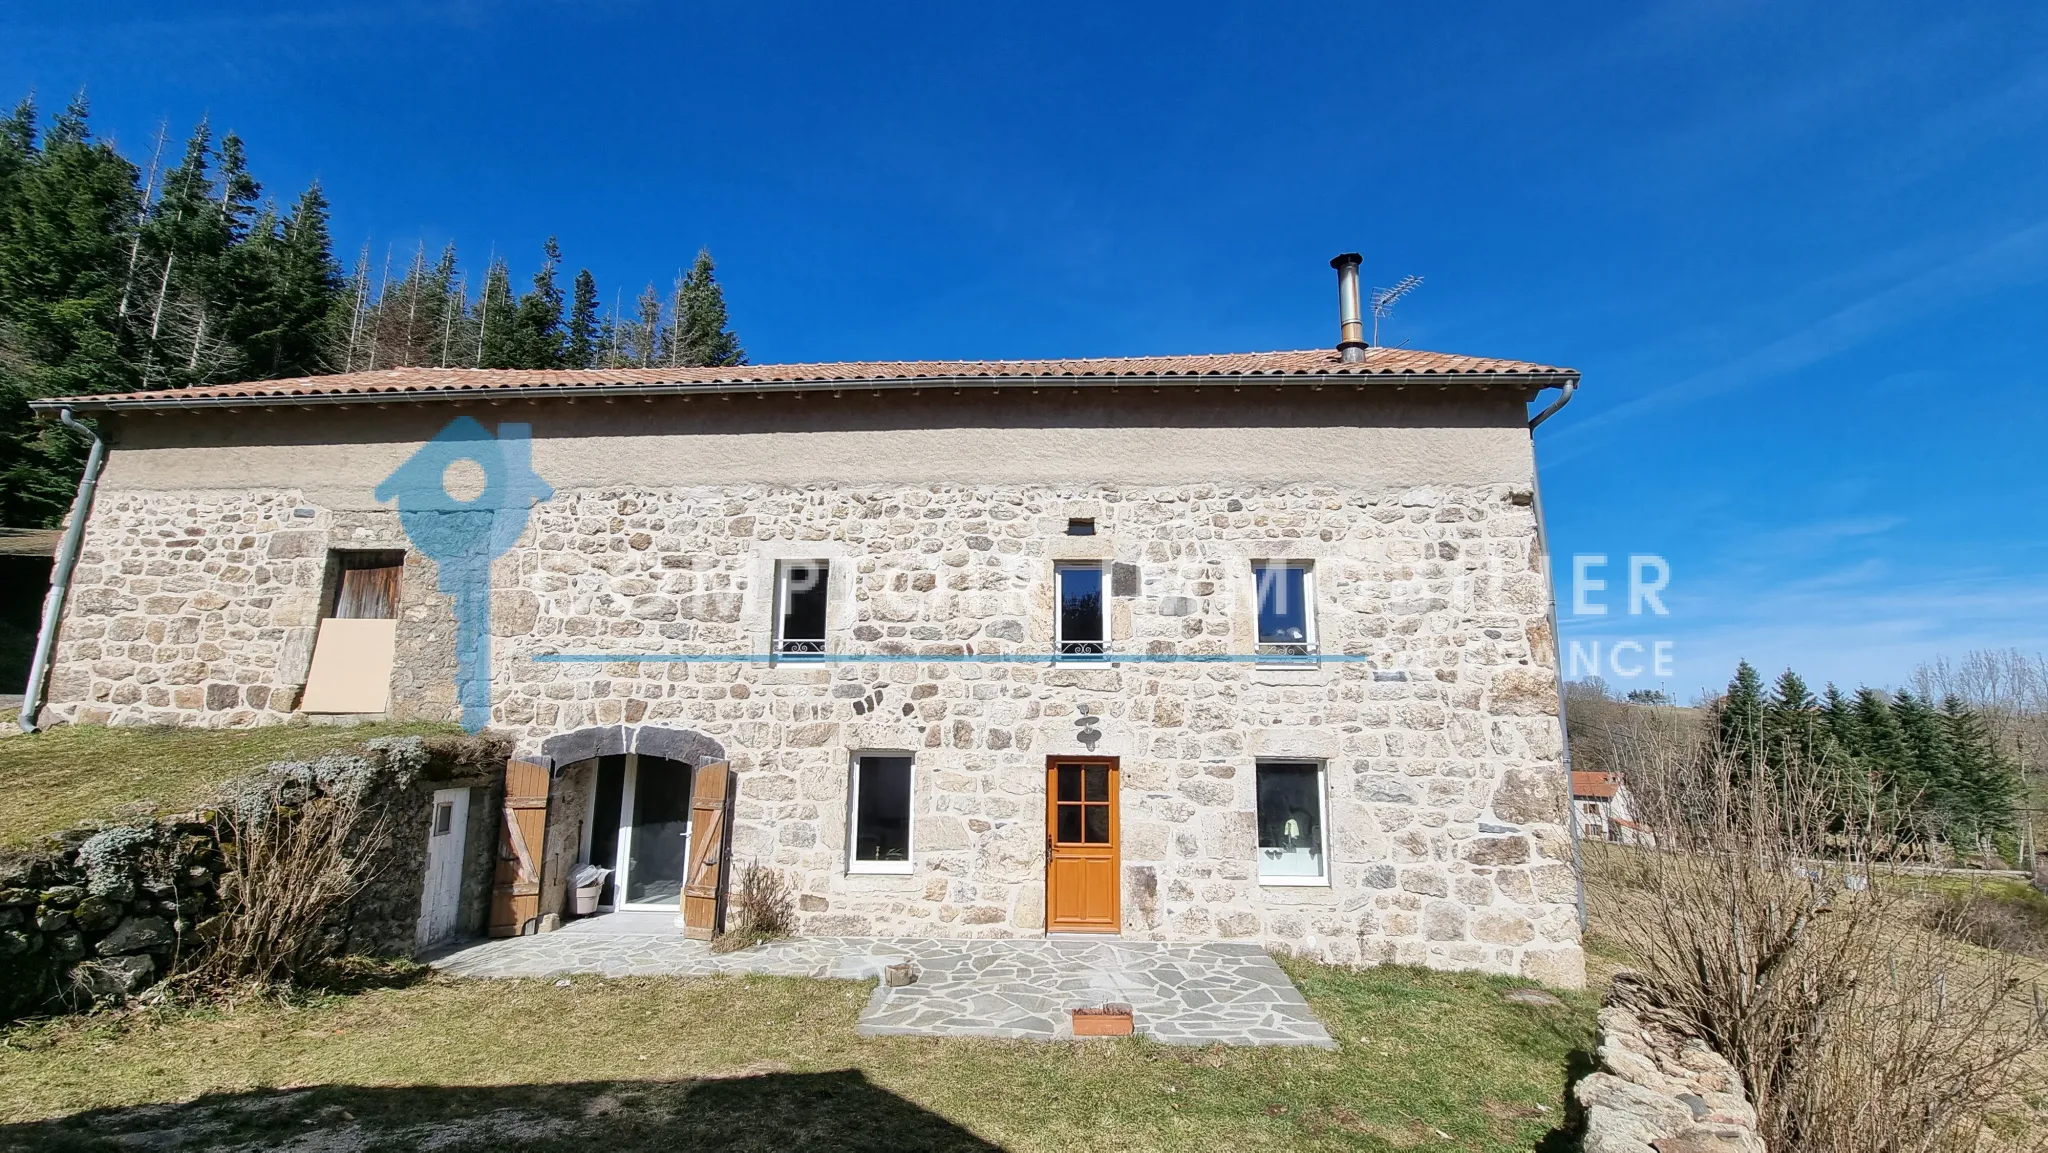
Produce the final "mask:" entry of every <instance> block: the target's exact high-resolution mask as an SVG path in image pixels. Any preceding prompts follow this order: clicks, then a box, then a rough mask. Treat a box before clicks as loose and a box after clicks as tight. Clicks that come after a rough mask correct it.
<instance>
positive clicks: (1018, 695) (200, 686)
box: [53, 484, 1583, 984]
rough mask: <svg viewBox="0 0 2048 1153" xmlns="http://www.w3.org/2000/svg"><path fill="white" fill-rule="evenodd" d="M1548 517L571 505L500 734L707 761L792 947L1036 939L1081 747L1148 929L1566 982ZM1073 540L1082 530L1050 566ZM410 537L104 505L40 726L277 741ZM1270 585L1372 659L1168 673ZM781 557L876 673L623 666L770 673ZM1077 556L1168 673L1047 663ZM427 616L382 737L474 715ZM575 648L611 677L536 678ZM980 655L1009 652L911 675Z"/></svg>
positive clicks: (960, 500)
mask: <svg viewBox="0 0 2048 1153" xmlns="http://www.w3.org/2000/svg"><path fill="white" fill-rule="evenodd" d="M1529 502H1530V493H1529V492H1528V490H1527V489H1526V488H1517V487H1515V486H1512V485H1507V484H1500V485H1492V486H1471V487H1458V488H1428V487H1423V488H1414V489H1409V490H1405V491H1399V492H1374V493H1360V492H1356V491H1351V490H1346V489H1342V488H1339V487H1336V486H1299V487H1273V488H1264V489H1259V490H1257V491H1251V490H1247V489H1243V488H1230V489H1224V488H1220V487H1216V486H1201V485H1192V486H1183V487H1172V488H1130V489H1117V488H1101V487H1095V488H1074V489H1057V488H1006V489H994V488H983V487H974V486H967V485H938V486H930V487H923V488H918V487H911V488H905V487H901V486H875V487H865V488H826V487H820V488H803V489H790V488H773V487H765V486H730V487H721V488H678V489H673V490H645V489H634V490H597V489H584V490H576V491H562V492H558V493H557V496H556V499H554V500H552V501H550V502H548V503H547V504H545V505H542V506H540V507H539V508H537V509H536V510H535V512H534V515H533V517H532V519H531V521H530V522H529V526H528V529H527V532H526V535H525V536H524V537H523V538H522V540H521V541H520V542H519V544H518V545H517V546H516V547H515V548H514V550H513V551H512V552H511V553H509V554H507V555H506V556H505V557H503V558H501V560H500V561H499V562H498V564H497V566H496V569H495V571H494V575H493V586H494V593H493V619H492V631H493V633H494V653H493V668H494V695H493V701H494V706H493V717H494V727H495V728H498V729H501V730H503V731H504V732H506V733H507V734H509V735H511V736H512V737H514V738H515V739H516V740H517V741H518V742H519V747H520V748H521V750H522V751H527V752H532V751H535V750H537V749H538V746H539V742H540V741H541V740H543V739H545V738H546V737H548V736H552V735H556V734H560V733H565V732H570V731H574V730H577V729H581V728H585V727H590V726H596V725H612V724H629V725H661V726H667V727H675V728H686V729H691V730H695V731H698V732H702V733H704V734H706V735H708V736H710V737H712V738H713V739H715V740H717V741H719V742H720V743H721V744H722V745H723V746H724V747H725V748H726V750H727V751H728V755H729V757H730V759H731V761H732V764H733V766H734V768H735V769H736V770H737V772H738V773H739V786H738V788H739V799H738V808H737V815H736V830H735V840H734V848H735V851H736V854H737V856H738V857H739V859H740V860H742V861H747V860H760V861H764V862H767V863H770V864H773V865H775V866H777V867H778V868H781V869H782V870H784V872H785V874H786V875H788V876H789V877H790V879H791V881H792V882H793V884H794V886H795V888H796V890H797V893H798V905H799V914H800V917H801V921H802V928H803V929H804V930H805V931H808V932H813V933H876V934H905V935H918V934H938V935H950V936H999V935H1009V934H1019V933H1033V932H1037V931H1039V930H1040V929H1041V928H1042V925H1043V919H1044V885H1043V879H1044V832H1045V829H1044V824H1045V818H1044V788H1045V783H1044V771H1045V758H1046V756H1047V755H1049V754H1084V753H1094V754H1098V755H1100V754H1108V755H1114V756H1117V757H1119V758H1120V759H1121V765H1122V773H1123V777H1122V788H1123V792H1122V829H1121V833H1122V854H1121V856H1122V862H1123V868H1124V877H1123V917H1124V926H1123V929H1124V932H1125V934H1126V935H1127V936H1135V937H1141V938H1156V939H1211V938H1218V937H1221V938H1228V939H1241V940H1252V941H1265V942H1268V943H1270V944H1273V945H1276V946H1279V947H1285V948H1289V949H1295V950H1299V951H1302V952H1306V953H1309V954H1313V955H1317V956H1322V957H1326V958H1328V959H1331V960H1338V961H1351V962H1366V963H1371V962H1377V961H1398V962H1405V963H1420V964H1431V965H1438V966H1446V967H1457V968H1480V969H1487V970H1493V971H1502V972H1517V973H1522V974H1525V975H1529V976H1533V977H1537V978H1539V979H1542V980H1546V981H1551V982H1555V983H1560V984H1576V983H1578V982H1579V980H1580V979H1582V974H1583V964H1582V960H1581V955H1580V952H1579V947H1578V940H1577V927H1576V918H1575V916H1574V910H1573V903H1572V902H1573V897H1574V879H1573V874H1572V869H1571V865H1570V845H1569V839H1568V835H1567V833H1566V831H1565V829H1564V826H1563V821H1564V819H1565V812H1564V807H1563V806H1564V798H1563V790H1562V788H1561V776H1562V771H1561V767H1560V763H1559V734H1558V725H1557V718H1556V680H1555V670H1554V669H1553V668H1552V667H1551V658H1552V653H1553V648H1552V641H1551V638H1550V635H1549V632H1548V630H1547V625H1546V614H1545V607H1546V604H1547V600H1546V597H1547V590H1546V587H1545V582H1544V578H1543V576H1542V574H1541V573H1540V572H1539V571H1538V569H1537V562H1536V557H1535V531H1534V521H1533V513H1532V509H1531V508H1530V507H1529ZM297 508H309V509H310V511H311V512H312V515H311V516H302V515H298V514H297V512H296V509H297ZM1077 517H1087V518H1093V519H1094V520H1095V521H1096V523H1097V533H1096V535H1094V536H1068V535H1066V527H1067V523H1068V521H1069V520H1070V519H1072V518H1077ZM202 530H203V531H202ZM400 541H401V538H400V537H399V534H398V526H397V520H396V516H395V514H392V513H389V512H384V511H380V510H370V511H350V512H342V511H333V510H327V509H312V508H310V506H306V505H303V504H302V503H301V502H300V501H299V498H298V497H297V496H296V495H294V494H290V493H285V494H255V493H249V494H240V495H230V494H213V495H207V496H204V497H201V496H192V495H171V494H166V495H157V496H142V495H136V494H122V495H119V496H116V497H112V498H111V499H109V500H108V501H107V502H105V503H104V504H103V505H102V508H101V510H100V511H99V513H98V514H97V515H96V516H95V518H94V521H93V525H92V527H91V530H90V531H89V532H88V534H87V551H86V556H85V561H84V563H82V564H81V567H80V583H79V588H80V596H79V598H78V600H77V601H76V603H75V607H74V609H73V611H72V613H71V618H70V620H71V623H70V625H69V626H67V631H66V634H65V637H64V644H63V646H62V648H61V651H60V654H59V661H60V664H59V668H58V676H57V680H56V682H55V684H56V689H55V691H54V692H53V699H54V701H55V702H56V703H55V705H54V710H55V711H56V712H57V713H59V714H60V715H61V716H63V717H66V718H68V719H76V720H85V721H113V722H116V723H122V722H140V721H166V722H171V723H199V724H234V725H241V724H255V723H264V722H266V721H271V720H276V719H281V718H282V717H284V716H285V715H287V714H286V711H285V710H288V709H289V707H290V706H289V704H287V703H283V702H282V698H281V695H280V694H279V693H278V692H277V691H276V690H277V687H278V685H279V683H280V681H288V680H289V676H290V674H291V672H292V671H293V661H294V659H295V658H294V651H293V647H292V646H293V645H294V643H298V642H294V641H293V640H292V635H293V630H309V629H310V627H311V626H312V624H313V623H314V622H315V621H316V619H317V616H318V611H319V602H320V596H321V583H322V581H323V580H324V579H325V576H324V569H323V561H322V559H321V554H322V553H323V552H324V550H325V549H327V548H334V547H355V548H372V547H391V546H393V545H395V544H397V543H399V542H400ZM1259 559H1272V560H1302V561H1308V562H1310V563H1311V564H1312V565H1313V566H1314V572H1315V582H1316V599H1317V606H1316V608H1317V627H1318V631H1319V633H1320V637H1319V639H1320V643H1321V648H1322V650H1323V651H1324V652H1328V653H1342V654H1348V655H1350V656H1351V657H1354V658H1358V659H1355V660H1350V661H1346V662H1327V663H1324V664H1322V665H1321V666H1319V667H1316V668H1312V669H1270V670H1269V669H1260V668H1254V667H1252V666H1250V665H1249V664H1247V663H1241V662H1240V663H1211V664H1204V663H1193V662H1185V661H1176V660H1171V659H1168V658H1176V657H1186V656H1199V655H1208V656H1219V655H1223V654H1247V653H1250V652H1251V651H1252V650H1253V643H1254V640H1255V636H1254V629H1255V620H1256V611H1255V603H1256V602H1255V595H1256V594H1255V589H1254V587H1253V581H1252V575H1251V568H1250V565H1251V562H1252V561H1254V560H1259ZM784 560H826V561H829V562H830V563H831V584H830V586H829V587H830V599H831V610H830V617H829V621H828V631H829V640H828V647H829V649H830V650H831V652H833V653H834V654H836V655H840V656H850V655H855V654H864V655H868V656H872V657H877V658H889V659H887V660H881V659H877V660H859V661H856V660H847V661H841V662H834V663H828V664H825V665H820V666H808V667H807V666H793V665H787V664H784V665H774V666H770V665H767V664H765V663H762V662H753V661H735V662H720V663H659V662H652V661H636V660H632V659H630V657H631V656H633V655H637V654H650V653H663V654H676V653H689V654H696V655H725V656H731V657H742V656H745V655H748V654H759V653H763V652H765V651H766V649H767V646H768V638H769V636H770V633H771V629H772V622H771V620H770V617H771V607H772V606H771V602H772V599H773V581H774V571H775V566H776V564H777V563H778V561H784ZM1062 560H1090V561H1101V562H1103V563H1105V564H1111V565H1114V566H1116V573H1117V575H1116V579H1115V580H1113V581H1112V582H1111V584H1112V586H1113V591H1114V592H1115V593H1116V594H1117V595H1115V596H1113V597H1112V604H1111V611H1110V624H1111V633H1112V648H1113V652H1114V654H1115V655H1118V656H1125V657H1130V656H1142V657H1145V658H1148V659H1146V660H1142V661H1139V660H1128V659H1126V660H1115V659H1112V660H1111V661H1108V662H1106V663H1105V664H1103V665H1099V666H1093V667H1083V666H1072V665H1058V664H1053V663H1051V662H1050V661H1049V660H1044V661H1040V660H1035V659H1026V658H1027V655H1033V654H1035V655H1042V654H1046V653H1049V652H1050V650H1051V649H1052V646H1053V599H1054V567H1055V565H1056V564H1057V563H1058V562H1060V561H1062ZM138 581H140V582H141V583H139V584H138V583H137V582H138ZM404 599H405V606H404V609H403V619H402V622H401V627H400V630H399V635H400V638H401V640H400V645H401V652H400V666H401V667H400V672H399V675H398V677H397V678H396V682H395V684H394V703H393V710H394V712H396V713H398V714H399V715H411V716H429V717H434V718H437V719H443V718H449V717H452V716H453V715H454V714H455V708H454V696H453V686H452V683H451V682H450V679H449V673H450V672H451V671H452V670H451V669H450V666H451V665H452V654H451V653H450V652H449V651H448V648H449V646H448V644H447V637H448V636H449V631H450V628H451V621H450V618H449V613H448V607H447V601H446V598H444V597H442V596H441V595H440V593H439V591H438V590H437V589H436V588H435V587H434V583H433V570H432V566H431V564H430V563H428V562H425V561H424V560H420V559H418V558H413V559H409V561H408V565H407V575H406V582H405V590H404ZM562 653H573V654H593V653H595V654H607V653H616V654H618V655H619V657H620V659H619V660H616V661H603V662H595V663H592V662H581V663H546V662H541V661H536V660H535V659H534V658H535V657H537V656H542V655H548V654H562ZM970 655H972V656H991V655H992V656H996V657H1006V658H1014V659H1012V660H1008V661H1002V662H984V661H967V660H960V659H953V660H944V659H929V660H919V659H916V658H920V657H924V658H965V657H968V656H970ZM299 675H301V676H302V675H303V673H300V674H299ZM266 690H267V691H266ZM863 751H874V752H884V751H893V752H909V753H912V754H914V756H915V757H916V765H917V772H916V785H915V799H914V816H913V822H914V825H913V854H914V856H915V865H916V868H915V872H913V873H912V874H910V875H908V876H868V875H853V876H849V875H848V874H847V872H846V855H847V854H846V843H847V812H846V803H847V786H848V778H849V771H850V761H851V757H852V756H853V755H854V754H856V753H859V752H863ZM1262 758H1286V759H1312V760H1316V761H1319V762H1321V763H1322V764H1323V765H1324V767H1325V772H1326V822H1325V823H1326V827H1327V829H1328V850H1329V853H1328V857H1329V860H1330V861H1331V866H1330V868H1329V877H1328V880H1329V884H1328V885H1326V886H1293V887H1278V886H1272V885H1262V884H1260V883H1259V880H1258V877H1257V874H1256V864H1255V854H1254V849H1255V843H1256V826H1255V810H1256V792H1255V789H1256V784H1255V765H1256V763H1257V761H1258V760H1260V759H1262Z"/></svg>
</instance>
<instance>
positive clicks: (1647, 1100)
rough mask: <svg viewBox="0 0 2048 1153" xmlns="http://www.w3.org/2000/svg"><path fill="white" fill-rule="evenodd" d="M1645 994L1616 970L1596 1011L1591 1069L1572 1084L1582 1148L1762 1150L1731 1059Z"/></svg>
mask: <svg viewBox="0 0 2048 1153" xmlns="http://www.w3.org/2000/svg"><path fill="white" fill-rule="evenodd" d="M1650 1000H1651V994H1650V992H1649V989H1648V986H1647V985H1645V984H1643V983H1642V982H1641V981H1639V980H1637V979H1634V977H1633V975H1632V974H1626V973H1624V974H1621V975H1619V976H1617V977H1616V979H1615V983H1614V989H1613V991H1612V992H1611V993H1610V994H1609V996H1608V999H1607V1003H1606V1005H1605V1006H1604V1007H1602V1008H1601V1010H1600V1032H1599V1046H1600V1050H1599V1063H1600V1068H1599V1071H1597V1072H1594V1073H1591V1074H1588V1075H1587V1076H1586V1077H1585V1078H1584V1079H1582V1080H1581V1081H1579V1083H1578V1084H1577V1085H1576V1086H1575V1087H1574V1088H1573V1094H1574V1096H1575V1097H1576V1098H1577V1100H1578V1104H1579V1107H1580V1109H1581V1110H1582V1111H1583V1114H1584V1126H1585V1131H1584V1136H1583V1139H1582V1141H1581V1145H1582V1147H1583V1148H1584V1150H1585V1153H1766V1149H1767V1146H1766V1145H1765V1144H1764V1141H1763V1138H1761V1137H1759V1136H1758V1135H1757V1132H1756V1129H1757V1117H1756V1109H1755V1108H1754V1107H1753V1106H1752V1105H1751V1104H1750V1101H1749V1096H1748V1093H1747V1092H1746V1090H1745V1089H1744V1087H1743V1084H1742V1076H1741V1074H1739V1073H1737V1072H1736V1071H1735V1066H1733V1065H1731V1064H1729V1062H1728V1059H1727V1058H1725V1057H1723V1056H1721V1055H1720V1054H1719V1053H1716V1052H1714V1050H1713V1049H1712V1048H1711V1047H1709V1046H1708V1045H1707V1043H1706V1042H1704V1041H1702V1040H1700V1039H1699V1038H1698V1037H1696V1036H1694V1035H1692V1033H1691V1032H1690V1031H1688V1030H1686V1029H1684V1028H1682V1027H1679V1026H1677V1025H1676V1024H1675V1023H1674V1022H1673V1021H1672V1020H1671V1015H1670V1014H1668V1013H1659V1012H1654V1011H1645V1010H1643V1009H1642V1008H1641V1006H1642V1005H1644V1004H1647V1003H1649V1001H1650Z"/></svg>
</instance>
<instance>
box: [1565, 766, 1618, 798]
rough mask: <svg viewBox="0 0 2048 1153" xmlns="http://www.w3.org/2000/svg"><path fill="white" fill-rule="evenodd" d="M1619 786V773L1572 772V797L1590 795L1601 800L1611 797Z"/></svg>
mask: <svg viewBox="0 0 2048 1153" xmlns="http://www.w3.org/2000/svg"><path fill="white" fill-rule="evenodd" d="M1620 788H1621V775H1620V774H1619V773H1580V772H1575V773H1573V774H1572V796H1574V797H1591V798H1593V799H1594V800H1601V799H1604V798H1611V797H1613V796H1614V794H1615V792H1616V790H1618V789H1620Z"/></svg>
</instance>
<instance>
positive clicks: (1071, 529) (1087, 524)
mask: <svg viewBox="0 0 2048 1153" xmlns="http://www.w3.org/2000/svg"><path fill="white" fill-rule="evenodd" d="M1067 535H1068V536H1094V535H1095V518H1094V517H1092V516H1075V517H1068V518H1067Z"/></svg>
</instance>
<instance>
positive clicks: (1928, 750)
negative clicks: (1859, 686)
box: [1891, 689, 1956, 836]
mask: <svg viewBox="0 0 2048 1153" xmlns="http://www.w3.org/2000/svg"><path fill="white" fill-rule="evenodd" d="M1891 713H1892V718H1893V720H1895V721H1896V722H1897V723H1898V728H1899V737H1900V744H1901V748H1902V751H1903V754H1904V755H1903V757H1902V759H1901V762H1900V764H1901V768H1902V770H1903V771H1902V772H1901V774H1900V782H1899V784H1900V788H1901V791H1902V792H1904V793H1905V794H1906V795H1907V796H1908V797H1910V798H1917V799H1916V800H1913V801H1911V802H1910V803H1909V807H1910V808H1911V809H1912V810H1913V811H1914V812H1915V813H1916V815H1917V817H1918V820H1917V822H1916V824H1917V827H1918V828H1919V829H1920V830H1921V831H1922V832H1923V834H1925V835H1927V836H1932V835H1933V834H1935V833H1937V832H1939V831H1940V830H1941V829H1942V828H1943V827H1944V826H1945V825H1946V824H1947V823H1948V821H1949V818H1950V816H1951V814H1952V812H1953V810H1954V807H1955V803H1956V797H1955V795H1954V791H1953V788H1952V784H1953V782H1952V781H1951V779H1950V759H1951V758H1950V749H1949V744H1948V734H1947V732H1946V731H1944V729H1943V726H1942V723H1941V718H1940V716H1939V715H1938V714H1936V713H1935V711H1934V709H1933V708H1931V707H1930V706H1929V705H1928V704H1927V702H1925V701H1923V700H1921V699H1920V698H1919V697H1916V696H1914V695H1913V694H1912V693H1910V692H1906V691H1905V690H1903V689H1902V690H1900V691H1899V692H1897V693H1894V694H1893V695H1892V701H1891Z"/></svg>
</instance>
